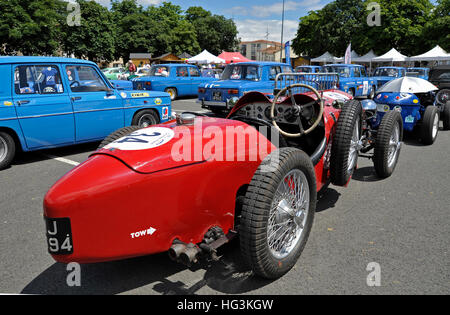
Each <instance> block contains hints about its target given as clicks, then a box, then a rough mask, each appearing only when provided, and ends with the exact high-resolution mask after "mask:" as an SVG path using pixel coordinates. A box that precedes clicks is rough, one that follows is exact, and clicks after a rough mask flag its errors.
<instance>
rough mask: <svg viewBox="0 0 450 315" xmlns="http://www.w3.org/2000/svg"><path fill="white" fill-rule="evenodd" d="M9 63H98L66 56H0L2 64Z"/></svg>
mask: <svg viewBox="0 0 450 315" xmlns="http://www.w3.org/2000/svg"><path fill="white" fill-rule="evenodd" d="M8 63H89V64H92V65H95V64H96V63H94V62H92V61H89V60H82V59H75V58H64V57H41V56H0V64H8Z"/></svg>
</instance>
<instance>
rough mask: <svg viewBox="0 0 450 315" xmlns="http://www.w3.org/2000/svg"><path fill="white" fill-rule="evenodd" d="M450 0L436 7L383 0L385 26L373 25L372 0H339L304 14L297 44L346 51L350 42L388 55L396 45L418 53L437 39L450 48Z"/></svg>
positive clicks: (304, 49) (308, 49)
mask: <svg viewBox="0 0 450 315" xmlns="http://www.w3.org/2000/svg"><path fill="white" fill-rule="evenodd" d="M449 1H450V0H438V5H437V6H436V7H434V6H433V4H432V3H431V2H430V1H429V0H378V1H377V2H378V4H379V5H380V9H381V25H380V26H370V25H369V24H368V23H367V18H368V15H369V14H370V13H372V12H373V11H370V10H368V9H367V8H368V4H369V3H371V2H373V1H372V0H336V1H333V2H331V3H329V4H328V5H326V6H325V7H324V8H323V9H321V10H318V11H311V12H309V14H308V15H307V16H305V17H302V18H300V22H299V27H298V31H297V36H296V38H295V39H294V41H293V49H294V50H295V51H296V52H297V53H299V54H300V53H303V54H308V55H312V56H318V55H321V54H323V53H324V52H325V51H329V52H330V53H332V54H334V55H339V56H341V55H342V54H343V53H344V52H345V49H346V47H347V46H348V44H349V43H350V42H351V44H352V48H353V49H355V50H356V51H357V52H359V53H361V54H363V53H367V52H368V51H369V50H371V49H373V50H374V51H375V53H377V54H383V53H385V52H387V51H388V50H389V49H391V48H392V47H394V48H396V49H398V50H399V51H401V52H402V53H404V54H408V55H416V54H419V53H423V52H424V51H425V50H427V49H431V48H432V47H434V46H435V45H436V44H441V45H442V47H443V48H444V49H446V48H445V47H447V49H448V45H449V40H448V38H449V37H448V36H449V35H448V34H449V25H450V23H449V20H448V19H449V15H448V3H449ZM446 8H447V9H446ZM446 10H447V11H446ZM446 34H447V37H445V35H446Z"/></svg>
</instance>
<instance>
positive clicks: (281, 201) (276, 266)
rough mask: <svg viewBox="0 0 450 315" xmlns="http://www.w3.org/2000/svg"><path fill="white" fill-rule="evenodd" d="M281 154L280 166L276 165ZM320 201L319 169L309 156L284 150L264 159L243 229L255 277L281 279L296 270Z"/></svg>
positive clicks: (244, 252) (246, 203) (242, 242)
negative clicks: (277, 157) (317, 169)
mask: <svg viewBox="0 0 450 315" xmlns="http://www.w3.org/2000/svg"><path fill="white" fill-rule="evenodd" d="M276 154H279V161H278V163H275V164H274V165H273V166H272V165H271V164H270V161H274V160H273V159H274V158H275V159H276ZM266 167H268V168H269V170H270V171H267V169H265V168H266ZM316 201H317V192H316V177H315V172H314V166H313V165H312V162H311V159H310V158H309V156H308V155H307V154H306V153H304V152H303V151H301V150H298V149H295V148H281V149H279V150H277V151H275V152H273V153H272V154H270V155H269V156H268V157H266V159H264V161H263V162H262V163H261V165H260V166H259V168H258V169H257V171H256V172H255V174H254V176H253V179H252V181H251V182H250V185H249V187H248V189H247V193H246V194H245V197H244V200H243V207H242V215H241V221H240V227H239V235H240V247H241V253H242V256H243V258H244V260H245V261H246V262H247V264H248V265H249V266H250V267H251V268H252V270H253V272H254V273H255V274H257V275H259V276H261V277H264V278H267V279H276V278H279V277H281V276H283V275H284V274H285V273H287V272H288V271H289V270H290V269H291V268H292V267H293V266H294V265H295V263H296V262H297V260H298V258H299V256H300V254H301V252H302V251H303V248H304V247H305V244H306V241H307V239H308V236H309V233H310V231H311V228H312V224H313V220H314V213H315V208H316Z"/></svg>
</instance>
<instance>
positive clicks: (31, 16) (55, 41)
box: [0, 0, 66, 55]
mask: <svg viewBox="0 0 450 315" xmlns="http://www.w3.org/2000/svg"><path fill="white" fill-rule="evenodd" d="M65 8H66V5H65V3H64V2H63V1H59V0H31V1H30V0H10V1H0V49H1V50H3V51H4V53H8V54H15V53H17V52H21V53H23V54H25V55H52V54H56V53H58V50H59V48H60V39H61V38H62V36H63V31H62V27H61V26H62V25H63V24H64V23H65V16H64V12H65Z"/></svg>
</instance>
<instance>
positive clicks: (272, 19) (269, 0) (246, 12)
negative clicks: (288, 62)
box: [96, 0, 331, 42]
mask: <svg viewBox="0 0 450 315" xmlns="http://www.w3.org/2000/svg"><path fill="white" fill-rule="evenodd" d="M96 1H97V2H99V3H101V4H103V5H105V6H108V5H109V0H96ZM137 1H138V3H139V4H141V5H143V6H144V7H145V6H148V5H158V4H160V3H162V2H163V0H137ZM169 1H170V2H172V3H173V4H177V5H179V6H181V7H182V8H183V9H184V10H186V9H187V8H189V7H191V6H201V7H203V8H204V9H206V10H208V11H211V12H212V13H213V14H218V15H224V16H226V17H227V18H232V19H233V20H234V22H235V23H236V26H237V28H238V31H239V35H238V37H240V38H241V39H242V41H251V40H257V39H266V38H267V33H269V36H268V39H269V40H272V41H277V42H279V41H280V40H281V24H282V23H281V17H282V4H283V1H282V0H225V1H224V0H169ZM329 2H331V0H295V1H293V0H285V21H284V36H283V38H284V41H285V42H286V41H288V40H292V39H293V38H294V37H295V34H296V33H297V28H298V22H299V18H300V17H301V16H305V15H307V14H308V12H309V11H311V10H319V9H321V8H323V7H324V6H325V5H326V4H327V3H329Z"/></svg>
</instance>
